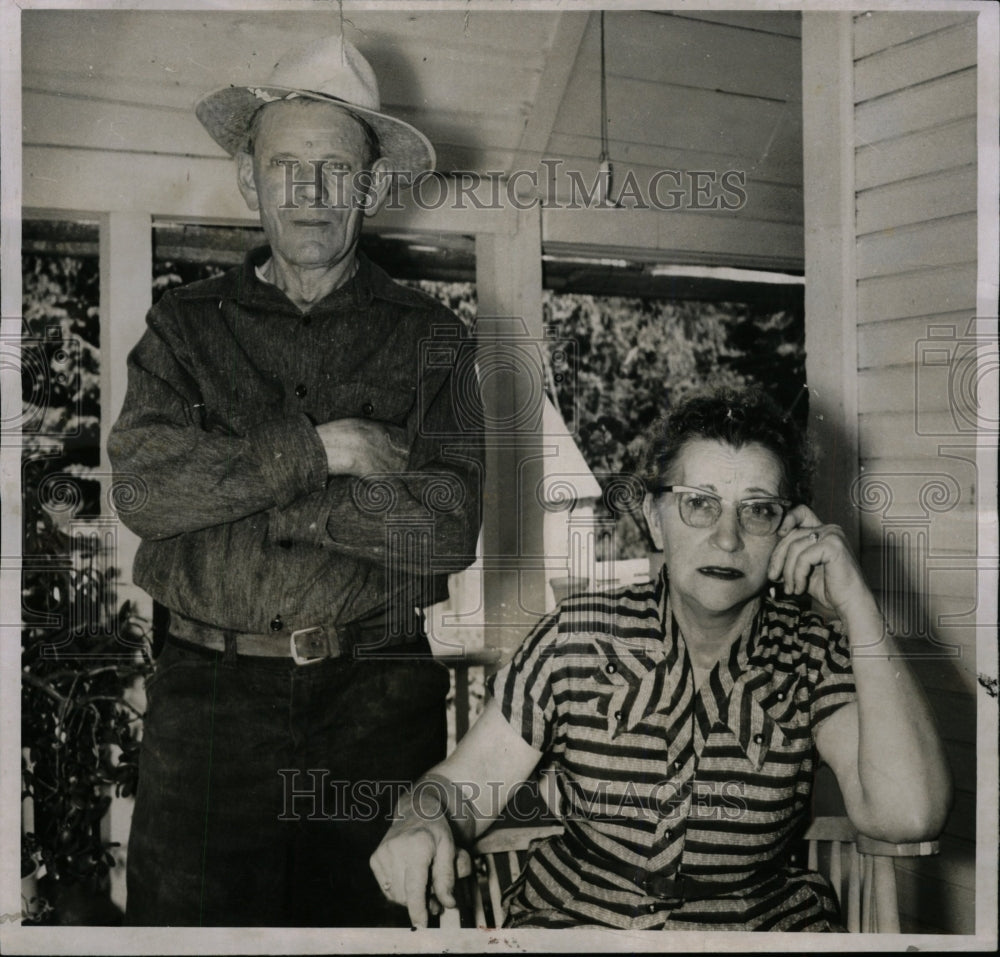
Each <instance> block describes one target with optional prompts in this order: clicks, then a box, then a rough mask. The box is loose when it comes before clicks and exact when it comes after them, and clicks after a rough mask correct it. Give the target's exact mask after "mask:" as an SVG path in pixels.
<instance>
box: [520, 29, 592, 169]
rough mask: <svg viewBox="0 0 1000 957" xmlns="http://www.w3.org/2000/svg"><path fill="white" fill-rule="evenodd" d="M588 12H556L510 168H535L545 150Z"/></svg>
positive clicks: (570, 72)
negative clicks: (535, 86)
mask: <svg viewBox="0 0 1000 957" xmlns="http://www.w3.org/2000/svg"><path fill="white" fill-rule="evenodd" d="M591 16H592V14H589V13H560V14H558V15H557V17H556V22H555V27H554V28H553V30H552V45H551V46H550V47H549V53H548V56H547V57H546V58H545V69H544V70H542V72H541V74H540V75H539V77H538V86H537V88H536V93H535V101H534V103H533V104H532V106H531V113H530V114H529V115H528V120H527V122H526V123H525V125H524V131H523V132H522V134H521V141H520V143H518V146H517V150H516V151H515V153H514V158H513V160H512V162H511V169H510V172H514V170H519V169H535V168H537V166H538V160H539V158H540V157H542V156H543V155H544V154H545V150H546V149H547V148H548V145H549V138H550V137H551V136H552V128H553V126H555V122H556V117H557V116H558V115H559V107H560V105H561V104H562V101H563V94H564V93H565V92H566V86H567V84H568V83H569V78H570V76H571V75H572V73H573V67H574V66H575V65H576V56H577V53H578V51H579V49H580V44H581V43H582V42H583V35H584V34H585V33H586V32H587V23H588V22H589V20H590V17H591Z"/></svg>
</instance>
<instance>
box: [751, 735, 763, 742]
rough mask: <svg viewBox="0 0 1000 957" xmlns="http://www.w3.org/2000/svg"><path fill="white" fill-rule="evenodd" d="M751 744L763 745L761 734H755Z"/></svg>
mask: <svg viewBox="0 0 1000 957" xmlns="http://www.w3.org/2000/svg"><path fill="white" fill-rule="evenodd" d="M753 743H754V744H763V743H764V735H762V734H755V735H754V736H753Z"/></svg>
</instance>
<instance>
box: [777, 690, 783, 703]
mask: <svg viewBox="0 0 1000 957" xmlns="http://www.w3.org/2000/svg"><path fill="white" fill-rule="evenodd" d="M775 697H776V698H777V699H778V700H779V701H784V700H785V692H784V691H779V692H778V693H777V694H776V695H775Z"/></svg>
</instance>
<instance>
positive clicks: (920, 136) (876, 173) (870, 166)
mask: <svg viewBox="0 0 1000 957" xmlns="http://www.w3.org/2000/svg"><path fill="white" fill-rule="evenodd" d="M973 102H974V101H973ZM977 158H978V153H977V148H976V118H975V117H974V116H966V117H962V118H956V119H954V120H953V121H952V122H949V123H945V124H944V125H942V126H935V127H931V128H930V129H922V130H920V131H919V132H916V133H911V134H909V135H907V136H899V137H897V138H896V139H892V140H886V141H884V142H882V143H876V144H874V145H872V146H866V145H865V144H864V143H861V142H859V143H858V150H857V155H856V157H855V169H854V175H855V180H856V182H857V188H858V189H859V190H863V189H871V188H872V187H873V186H881V185H883V184H884V183H898V182H900V181H902V180H904V179H907V178H909V177H911V176H923V175H925V174H926V173H936V172H938V171H939V170H943V169H951V168H952V167H956V166H967V165H968V164H970V163H975V162H976V160H977Z"/></svg>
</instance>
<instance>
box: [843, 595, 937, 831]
mask: <svg viewBox="0 0 1000 957" xmlns="http://www.w3.org/2000/svg"><path fill="white" fill-rule="evenodd" d="M865 592H866V594H865V595H864V597H863V598H859V599H858V600H857V601H856V602H854V603H853V607H852V609H851V612H850V613H849V614H847V615H845V616H844V626H845V629H846V631H847V634H848V638H849V640H850V646H851V662H852V668H853V670H854V680H855V686H856V688H857V748H858V750H857V777H858V782H857V783H858V799H859V800H860V803H861V806H860V807H859V808H857V809H856V813H857V814H858V815H859V816H861V817H862V818H863V820H855V824H856V825H857V826H859V827H861V828H862V830H865V833H869V834H870V836H872V837H883V838H884V839H886V840H894V841H910V840H922V839H927V838H929V837H932V836H935V835H936V834H937V833H938V832H939V831H940V830H941V828H942V827H943V825H944V821H945V818H946V816H947V813H948V808H949V806H950V803H951V774H950V771H949V768H948V762H947V758H946V756H945V753H944V747H943V745H942V743H941V739H940V737H939V736H938V733H937V729H936V728H935V726H934V720H933V717H932V715H931V711H930V707H929V705H928V703H927V699H926V697H925V696H924V693H923V691H922V689H921V688H920V685H919V683H918V682H917V680H916V677H915V676H914V674H913V672H912V671H911V669H910V667H909V665H908V663H907V661H906V659H905V655H904V654H903V653H902V652H901V650H900V648H899V645H898V643H897V641H896V639H895V638H894V637H893V636H892V635H890V634H889V633H888V630H887V629H886V627H885V622H884V619H883V617H882V615H881V613H880V611H879V608H878V605H877V603H876V601H875V598H874V596H873V595H871V593H870V592H868V591H867V589H865ZM865 825H867V827H865ZM873 830H874V831H878V832H879V833H871V832H872V831H873Z"/></svg>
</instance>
